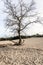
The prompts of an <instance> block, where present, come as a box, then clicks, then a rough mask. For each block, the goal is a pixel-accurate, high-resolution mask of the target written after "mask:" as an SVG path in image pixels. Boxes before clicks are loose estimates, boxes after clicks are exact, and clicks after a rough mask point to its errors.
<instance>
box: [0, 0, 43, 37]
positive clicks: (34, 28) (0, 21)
mask: <svg viewBox="0 0 43 65" xmlns="http://www.w3.org/2000/svg"><path fill="white" fill-rule="evenodd" d="M24 1H25V0H24ZM26 1H29V0H26ZM34 1H35V2H36V8H37V12H38V13H40V14H39V16H40V17H43V0H34ZM16 2H17V0H16ZM3 10H4V4H3V2H2V0H0V37H7V36H11V33H10V32H8V31H6V28H5V25H4V23H5V21H4V19H5V17H6V16H5V13H4V12H3ZM26 32H27V35H31V34H36V33H39V34H43V25H41V24H39V23H36V24H33V25H30V27H29V30H26Z"/></svg>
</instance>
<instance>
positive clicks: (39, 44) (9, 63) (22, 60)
mask: <svg viewBox="0 0 43 65" xmlns="http://www.w3.org/2000/svg"><path fill="white" fill-rule="evenodd" d="M4 44H5V45H6V44H10V45H11V44H13V43H12V42H10V41H0V45H4ZM0 65H43V38H28V39H25V42H24V44H23V45H21V46H9V45H8V46H7V47H0Z"/></svg>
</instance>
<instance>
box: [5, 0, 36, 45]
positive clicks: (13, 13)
mask: <svg viewBox="0 0 43 65" xmlns="http://www.w3.org/2000/svg"><path fill="white" fill-rule="evenodd" d="M4 4H5V6H6V11H5V12H6V13H7V14H8V15H7V18H6V21H7V22H6V26H7V27H8V28H10V30H11V32H13V33H14V32H15V31H16V32H17V34H18V36H19V42H18V44H19V45H20V44H21V31H23V30H24V29H25V28H26V27H27V26H28V25H29V24H31V23H34V22H37V21H33V22H31V21H29V20H28V22H26V23H25V19H26V18H27V17H28V18H29V17H33V16H34V15H35V14H29V13H31V11H33V10H34V9H35V7H34V4H35V3H34V1H33V0H32V1H31V2H30V3H28V4H27V3H26V2H24V1H23V0H18V4H17V5H16V4H14V3H12V1H11V0H5V2H4ZM23 21H24V23H25V24H24V23H23ZM14 34H15V33H14Z"/></svg>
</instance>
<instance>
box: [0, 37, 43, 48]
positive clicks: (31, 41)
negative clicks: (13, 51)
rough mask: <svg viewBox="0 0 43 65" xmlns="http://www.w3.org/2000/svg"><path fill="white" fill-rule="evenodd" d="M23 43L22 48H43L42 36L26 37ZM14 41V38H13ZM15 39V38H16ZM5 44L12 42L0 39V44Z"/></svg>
mask: <svg viewBox="0 0 43 65" xmlns="http://www.w3.org/2000/svg"><path fill="white" fill-rule="evenodd" d="M24 40H25V41H24V43H23V45H22V46H20V48H21V47H23V48H36V49H43V37H42V38H28V39H24ZM13 41H15V40H13ZM16 41H17V40H16ZM6 44H9V45H10V44H14V43H12V41H0V45H6Z"/></svg>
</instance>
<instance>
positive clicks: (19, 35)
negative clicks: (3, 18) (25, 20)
mask: <svg viewBox="0 0 43 65" xmlns="http://www.w3.org/2000/svg"><path fill="white" fill-rule="evenodd" d="M18 26H19V30H18V35H19V42H18V44H19V45H21V35H20V34H21V33H20V27H21V26H20V21H19V25H18Z"/></svg>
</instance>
